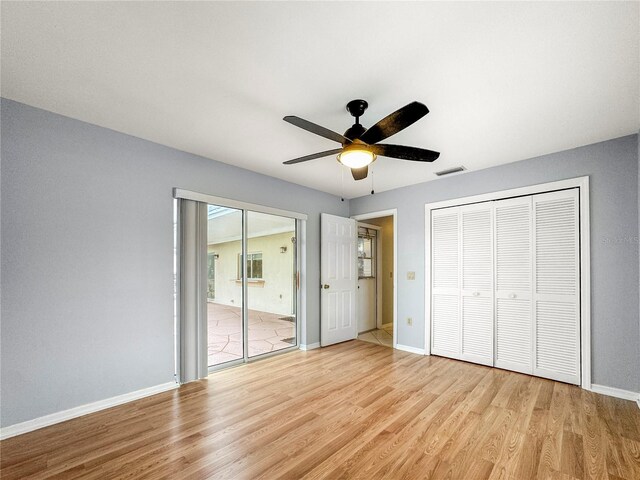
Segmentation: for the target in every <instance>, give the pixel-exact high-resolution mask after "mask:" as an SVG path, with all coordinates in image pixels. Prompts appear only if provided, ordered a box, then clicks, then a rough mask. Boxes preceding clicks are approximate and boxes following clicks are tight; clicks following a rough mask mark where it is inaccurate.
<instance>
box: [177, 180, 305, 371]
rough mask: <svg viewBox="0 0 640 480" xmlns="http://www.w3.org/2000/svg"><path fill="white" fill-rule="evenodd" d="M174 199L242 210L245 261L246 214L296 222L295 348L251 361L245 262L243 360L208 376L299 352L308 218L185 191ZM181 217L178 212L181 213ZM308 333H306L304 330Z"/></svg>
mask: <svg viewBox="0 0 640 480" xmlns="http://www.w3.org/2000/svg"><path fill="white" fill-rule="evenodd" d="M173 198H175V199H185V200H193V201H196V202H202V203H206V204H208V205H218V206H221V207H227V208H233V209H237V210H240V211H241V212H242V255H243V257H244V256H245V255H246V252H247V240H248V239H247V216H248V215H247V214H248V212H256V213H264V214H268V215H276V216H280V217H287V218H291V219H293V220H295V238H296V242H295V248H294V263H295V266H296V268H295V272H293V273H294V274H295V276H296V285H297V289H296V292H295V293H296V294H295V306H296V309H295V310H296V343H295V345H292V346H291V347H287V348H283V349H280V350H276V351H275V352H268V353H263V354H260V355H256V356H253V357H249V350H248V345H249V344H248V340H249V329H248V326H249V322H248V318H249V316H248V313H249V307H248V303H247V299H248V297H247V293H248V291H247V290H248V283H247V262H246V261H244V258H243V261H242V278H243V281H242V338H243V347H242V350H243V358H239V359H237V360H232V361H229V362H224V363H221V364H219V365H213V366H209V367H208V369H209V373H211V372H214V371H216V370H220V369H223V368H228V367H233V366H236V365H242V364H245V363H251V362H254V361H257V360H261V359H263V358H268V357H271V356H274V355H279V354H281V353H285V352H290V351H294V350H298V349H300V346H301V345H302V336H301V334H302V331H303V328H302V326H303V325H306V220H307V215H306V214H304V213H299V212H293V211H289V210H282V209H279V208H273V207H268V206H264V205H258V204H254V203H248V202H243V201H239V200H233V199H229V198H224V197H217V196H214V195H209V194H206V193H200V192H193V191H190V190H184V189H181V188H174V189H173ZM178 215H179V212H178ZM178 225H180V223H179V218H178ZM179 237H180V234H179V232H178V238H179ZM176 248H178V250H177V252H178V256H177V262H178V263H177V265H178V266H177V272H179V271H180V266H179V261H180V255H179V252H180V250H179V248H180V245H179V240H178V245H176ZM176 282H177V285H178V288H179V285H180V283H179V282H180V278H179V275H178V278H177V279H176ZM177 301H178V302H179V301H180V297H179V292H178V295H177ZM176 307H177V314H176V328H177V329H178V332H179V325H180V308H179V303H178V304H177V305H176ZM305 330H306V329H305ZM175 348H176V351H177V348H178V343H176V345H175ZM176 358H177V362H179V361H180V357H179V356H176ZM176 368H177V369H178V371H179V368H180V366H179V365H176Z"/></svg>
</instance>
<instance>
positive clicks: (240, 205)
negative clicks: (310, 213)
mask: <svg viewBox="0 0 640 480" xmlns="http://www.w3.org/2000/svg"><path fill="white" fill-rule="evenodd" d="M173 198H184V199H185V200H194V201H196V202H205V203H208V204H211V205H220V206H221V207H229V208H237V209H238V210H251V211H252V212H260V213H269V214H271V215H279V216H281V217H290V218H297V219H298V220H306V219H307V215H306V214H304V213H298V212H292V211H289V210H281V209H279V208H273V207H265V206H264V205H258V204H256V203H248V202H241V201H240V200H233V199H231V198H223V197H216V196H214V195H208V194H206V193H200V192H192V191H190V190H184V189H182V188H174V189H173Z"/></svg>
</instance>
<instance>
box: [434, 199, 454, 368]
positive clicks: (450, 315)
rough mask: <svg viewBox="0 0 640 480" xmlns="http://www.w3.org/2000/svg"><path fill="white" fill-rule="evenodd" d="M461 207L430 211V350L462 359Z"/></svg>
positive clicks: (437, 353)
mask: <svg viewBox="0 0 640 480" xmlns="http://www.w3.org/2000/svg"><path fill="white" fill-rule="evenodd" d="M459 223H460V208H459V207H452V208H444V209H442V210H433V211H432V212H431V266H432V267H431V275H432V277H431V328H432V330H431V352H432V353H433V354H434V355H442V356H445V357H453V358H460V282H459V279H460V248H459V238H460V225H459Z"/></svg>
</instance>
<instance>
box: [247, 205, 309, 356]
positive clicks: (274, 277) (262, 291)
mask: <svg viewBox="0 0 640 480" xmlns="http://www.w3.org/2000/svg"><path fill="white" fill-rule="evenodd" d="M295 239H296V221H295V219H293V218H287V217H281V216H278V215H269V214H266V213H257V212H247V255H246V259H247V260H246V271H247V310H248V312H247V314H248V315H247V316H248V321H249V329H248V350H249V351H248V353H249V357H255V356H258V355H262V354H265V353H269V352H275V351H278V350H282V349H285V348H289V347H291V346H293V345H296V344H297V332H296V330H297V329H296V271H297V268H296V243H295Z"/></svg>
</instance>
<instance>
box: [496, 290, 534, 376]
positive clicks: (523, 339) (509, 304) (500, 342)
mask: <svg viewBox="0 0 640 480" xmlns="http://www.w3.org/2000/svg"><path fill="white" fill-rule="evenodd" d="M531 351H532V345H531V302H530V301H529V300H515V299H510V298H498V299H497V300H496V352H495V355H496V366H498V367H503V368H508V369H513V370H518V371H523V372H530V371H531V365H532V362H531Z"/></svg>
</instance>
